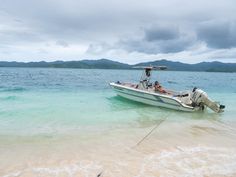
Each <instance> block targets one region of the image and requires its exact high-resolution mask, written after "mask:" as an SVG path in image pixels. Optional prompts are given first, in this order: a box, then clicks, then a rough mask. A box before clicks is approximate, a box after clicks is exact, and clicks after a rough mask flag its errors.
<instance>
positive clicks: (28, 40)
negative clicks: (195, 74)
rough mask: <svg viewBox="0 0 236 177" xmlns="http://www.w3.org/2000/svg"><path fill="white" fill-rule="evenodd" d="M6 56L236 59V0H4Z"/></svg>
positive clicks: (0, 21) (0, 42) (1, 27)
mask: <svg viewBox="0 0 236 177" xmlns="http://www.w3.org/2000/svg"><path fill="white" fill-rule="evenodd" d="M0 4H1V5H0V61H3V60H4V61H41V60H45V61H54V60H81V59H99V58H108V59H112V60H116V61H120V62H125V63H137V62H144V61H150V60H157V59H163V58H165V59H169V60H172V61H181V62H187V63H197V62H200V61H213V60H218V61H222V62H236V1H235V0H116V1H114V0H0Z"/></svg>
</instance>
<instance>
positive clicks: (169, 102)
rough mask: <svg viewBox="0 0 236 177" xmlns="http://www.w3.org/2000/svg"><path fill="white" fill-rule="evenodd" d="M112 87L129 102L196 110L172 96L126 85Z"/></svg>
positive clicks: (113, 84)
mask: <svg viewBox="0 0 236 177" xmlns="http://www.w3.org/2000/svg"><path fill="white" fill-rule="evenodd" d="M110 86H111V87H112V88H113V89H114V90H115V91H116V93H117V95H119V96H121V97H124V98H127V99H129V100H133V101H137V102H141V103H144V104H148V105H153V106H157V107H164V108H169V109H174V110H180V111H187V112H193V111H196V108H194V107H191V106H187V105H185V104H183V103H181V101H180V100H178V99H176V98H175V97H173V96H170V95H163V94H158V93H154V92H153V93H151V92H148V91H146V90H140V89H136V88H131V87H128V86H125V85H121V84H116V83H110Z"/></svg>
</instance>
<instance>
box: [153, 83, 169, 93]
mask: <svg viewBox="0 0 236 177" xmlns="http://www.w3.org/2000/svg"><path fill="white" fill-rule="evenodd" d="M154 90H155V91H156V92H160V93H167V94H169V93H168V92H167V91H166V90H165V89H163V87H162V86H161V85H160V83H159V82H158V81H155V84H154Z"/></svg>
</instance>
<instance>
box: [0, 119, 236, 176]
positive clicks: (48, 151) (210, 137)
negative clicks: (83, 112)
mask: <svg viewBox="0 0 236 177" xmlns="http://www.w3.org/2000/svg"><path fill="white" fill-rule="evenodd" d="M157 125H158V126H157ZM153 129H154V131H153V132H152V133H151V134H150V135H149V136H147V137H146V138H145V139H144V140H143V141H142V142H141V143H139V144H138V142H140V141H141V140H142V139H143V137H145V136H146V135H147V134H148V133H149V132H150V131H152V130H153ZM0 138H1V139H0V140H1V142H3V143H1V144H0V176H3V177H17V176H24V177H27V176H43V177H47V176H79V177H80V176H81V177H96V176H100V177H121V176H122V177H143V176H145V177H156V176H162V177H163V176H164V177H165V176H166V177H169V176H176V177H177V176H181V177H182V176H198V177H199V176H214V177H216V176H232V177H233V176H236V140H235V139H236V124H235V123H234V122H227V123H222V122H220V121H214V120H188V121H185V122H181V123H179V122H178V121H169V120H168V119H166V120H164V121H163V122H160V120H159V121H157V122H149V123H147V122H146V123H141V124H140V123H139V124H137V125H136V126H135V127H133V128H130V127H129V128H128V127H115V128H112V127H111V128H110V129H109V130H107V129H104V130H99V131H90V132H88V131H87V132H84V131H77V132H76V131H75V132H73V134H72V133H70V134H68V135H65V134H64V135H55V136H53V135H52V136H50V135H41V136H39V135H33V136H25V137H24V136H10V135H8V136H7V137H4V136H1V137H0Z"/></svg>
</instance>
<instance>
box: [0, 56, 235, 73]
mask: <svg viewBox="0 0 236 177" xmlns="http://www.w3.org/2000/svg"><path fill="white" fill-rule="evenodd" d="M158 65H161V66H163V65H164V66H167V68H168V70H171V71H206V72H236V63H222V62H218V61H213V62H201V63H197V64H187V63H181V62H174V61H169V60H165V59H162V60H156V61H151V62H143V63H137V64H134V65H129V64H126V63H120V62H117V61H112V60H108V59H99V60H80V61H54V62H45V61H40V62H15V61H14V62H7V61H0V67H30V68H80V69H134V67H136V66H158Z"/></svg>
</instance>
